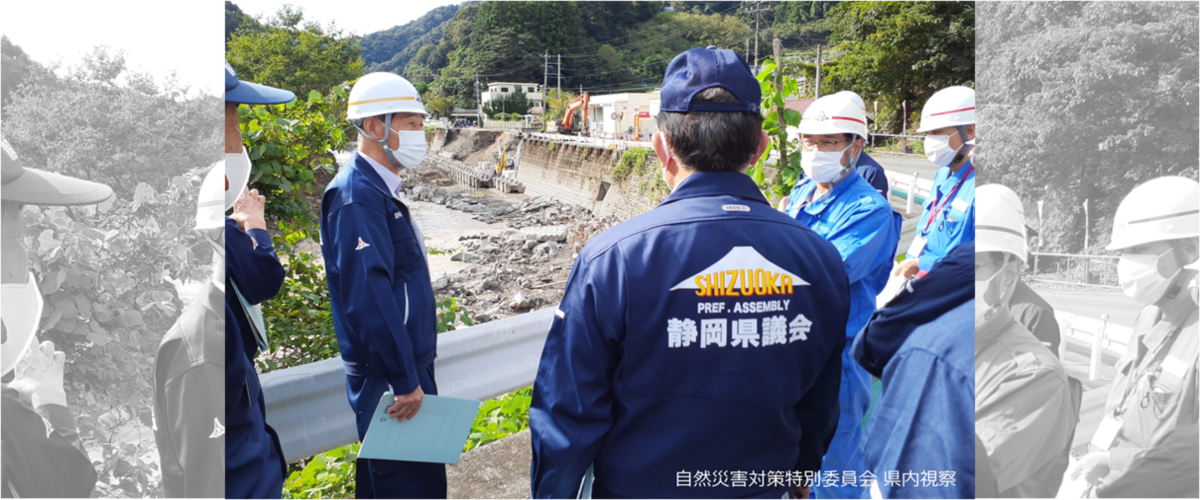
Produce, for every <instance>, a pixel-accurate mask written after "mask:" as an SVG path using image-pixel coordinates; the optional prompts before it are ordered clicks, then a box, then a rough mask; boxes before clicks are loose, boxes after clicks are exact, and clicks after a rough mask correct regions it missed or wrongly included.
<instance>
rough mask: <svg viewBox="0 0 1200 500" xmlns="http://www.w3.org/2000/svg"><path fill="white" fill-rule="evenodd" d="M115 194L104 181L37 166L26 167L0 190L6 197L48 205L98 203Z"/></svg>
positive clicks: (1, 195) (0, 195) (28, 203)
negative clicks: (93, 180)
mask: <svg viewBox="0 0 1200 500" xmlns="http://www.w3.org/2000/svg"><path fill="white" fill-rule="evenodd" d="M112 196H113V191H112V188H110V187H108V186H106V185H104V184H100V183H98V182H92V181H85V180H83V179H76V178H74V177H68V176H65V175H62V174H56V173H53V172H46V171H44V170H38V169H35V168H24V169H22V172H21V176H20V177H17V178H16V179H13V180H12V181H9V182H8V183H6V184H4V188H3V191H2V192H0V199H3V200H4V201H9V202H16V203H24V204H27V205H46V206H71V205H95V204H97V203H100V202H102V201H105V200H107V199H109V198H112Z"/></svg>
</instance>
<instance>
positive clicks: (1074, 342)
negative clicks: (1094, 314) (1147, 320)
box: [1054, 311, 1133, 380]
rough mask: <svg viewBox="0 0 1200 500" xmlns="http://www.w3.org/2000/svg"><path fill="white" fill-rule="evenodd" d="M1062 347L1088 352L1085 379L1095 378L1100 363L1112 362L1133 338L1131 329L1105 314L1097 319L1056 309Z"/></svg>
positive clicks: (1055, 314) (1118, 357)
mask: <svg viewBox="0 0 1200 500" xmlns="http://www.w3.org/2000/svg"><path fill="white" fill-rule="evenodd" d="M1054 318H1055V319H1056V320H1058V329H1059V332H1061V334H1062V338H1063V344H1062V346H1063V348H1064V349H1069V350H1071V351H1074V352H1076V353H1079V354H1082V355H1085V356H1088V359H1089V365H1088V366H1089V368H1088V379H1089V380H1096V377H1097V376H1098V373H1099V369H1100V365H1101V364H1105V365H1109V366H1114V365H1116V363H1117V360H1118V359H1120V357H1121V356H1122V355H1124V354H1125V351H1126V349H1128V348H1129V343H1130V341H1132V340H1133V329H1132V328H1130V327H1127V326H1122V325H1116V324H1113V323H1112V322H1110V321H1109V318H1108V315H1107V314H1105V315H1103V316H1101V317H1100V318H1099V319H1097V318H1089V317H1087V316H1082V315H1079V314H1073V313H1068V312H1062V311H1055V312H1054Z"/></svg>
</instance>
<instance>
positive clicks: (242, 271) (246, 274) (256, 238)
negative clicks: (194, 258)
mask: <svg viewBox="0 0 1200 500" xmlns="http://www.w3.org/2000/svg"><path fill="white" fill-rule="evenodd" d="M284 274H285V273H284V270H283V265H282V264H280V263H279V256H278V255H275V247H274V246H273V245H272V244H271V234H270V233H268V232H267V231H266V230H265V229H251V230H250V231H249V232H245V231H242V229H241V228H240V227H238V225H237V222H235V221H234V220H233V219H230V218H229V217H226V218H225V291H226V292H228V293H226V294H225V304H226V305H228V306H229V309H230V310H231V311H233V318H234V323H236V324H237V327H238V331H240V332H242V335H244V337H243V338H242V348H243V352H245V353H246V357H247V358H249V359H250V361H251V364H252V365H253V362H254V357H255V356H257V355H258V340H256V339H255V338H254V332H253V331H252V330H251V329H250V319H249V318H247V317H246V311H245V310H243V309H242V304H241V302H239V301H238V298H237V294H235V293H233V288H232V287H231V286H230V282H231V281H232V282H235V283H237V286H238V289H239V290H241V292H242V295H243V296H245V297H246V301H247V302H249V303H251V304H261V303H263V302H264V301H267V300H270V299H271V298H272V297H274V296H275V295H277V294H278V293H279V288H280V287H282V286H283V278H284Z"/></svg>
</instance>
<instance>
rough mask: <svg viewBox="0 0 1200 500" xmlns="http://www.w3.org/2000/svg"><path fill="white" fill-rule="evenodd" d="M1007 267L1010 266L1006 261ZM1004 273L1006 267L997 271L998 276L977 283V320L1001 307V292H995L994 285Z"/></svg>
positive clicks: (994, 275)
mask: <svg viewBox="0 0 1200 500" xmlns="http://www.w3.org/2000/svg"><path fill="white" fill-rule="evenodd" d="M1005 265H1008V261H1007V260H1005ZM1003 272H1004V267H1003V266H1002V267H1001V268H1000V269H999V270H998V271H996V274H993V275H992V277H991V278H988V279H985V280H976V281H975V317H976V318H979V317H982V316H983V313H985V312H987V311H990V310H991V309H992V308H995V307H997V306H999V305H1000V301H1001V297H1000V291H999V290H994V289H993V288H994V287H993V286H992V283H994V282H995V281H996V277H997V276H1000V274H1002V273H1003Z"/></svg>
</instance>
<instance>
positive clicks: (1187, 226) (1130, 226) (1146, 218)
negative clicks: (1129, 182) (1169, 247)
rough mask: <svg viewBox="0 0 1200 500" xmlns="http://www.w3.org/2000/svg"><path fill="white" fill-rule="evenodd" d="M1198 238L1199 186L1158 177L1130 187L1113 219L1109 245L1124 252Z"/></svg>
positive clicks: (1112, 248)
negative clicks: (1154, 243)
mask: <svg viewBox="0 0 1200 500" xmlns="http://www.w3.org/2000/svg"><path fill="white" fill-rule="evenodd" d="M1196 237H1200V183H1197V182H1196V181H1194V180H1191V179H1188V178H1184V177H1159V178H1157V179H1153V180H1150V181H1147V182H1145V183H1143V184H1142V185H1140V186H1138V187H1135V188H1133V191H1130V192H1129V195H1128V196H1126V197H1125V199H1124V200H1121V205H1120V206H1119V207H1117V214H1116V215H1114V216H1113V235H1112V243H1109V245H1108V246H1107V247H1105V249H1107V250H1124V249H1126V248H1132V247H1136V246H1138V245H1145V244H1147V243H1153V242H1155V241H1170V240H1178V239H1181V238H1196Z"/></svg>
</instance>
